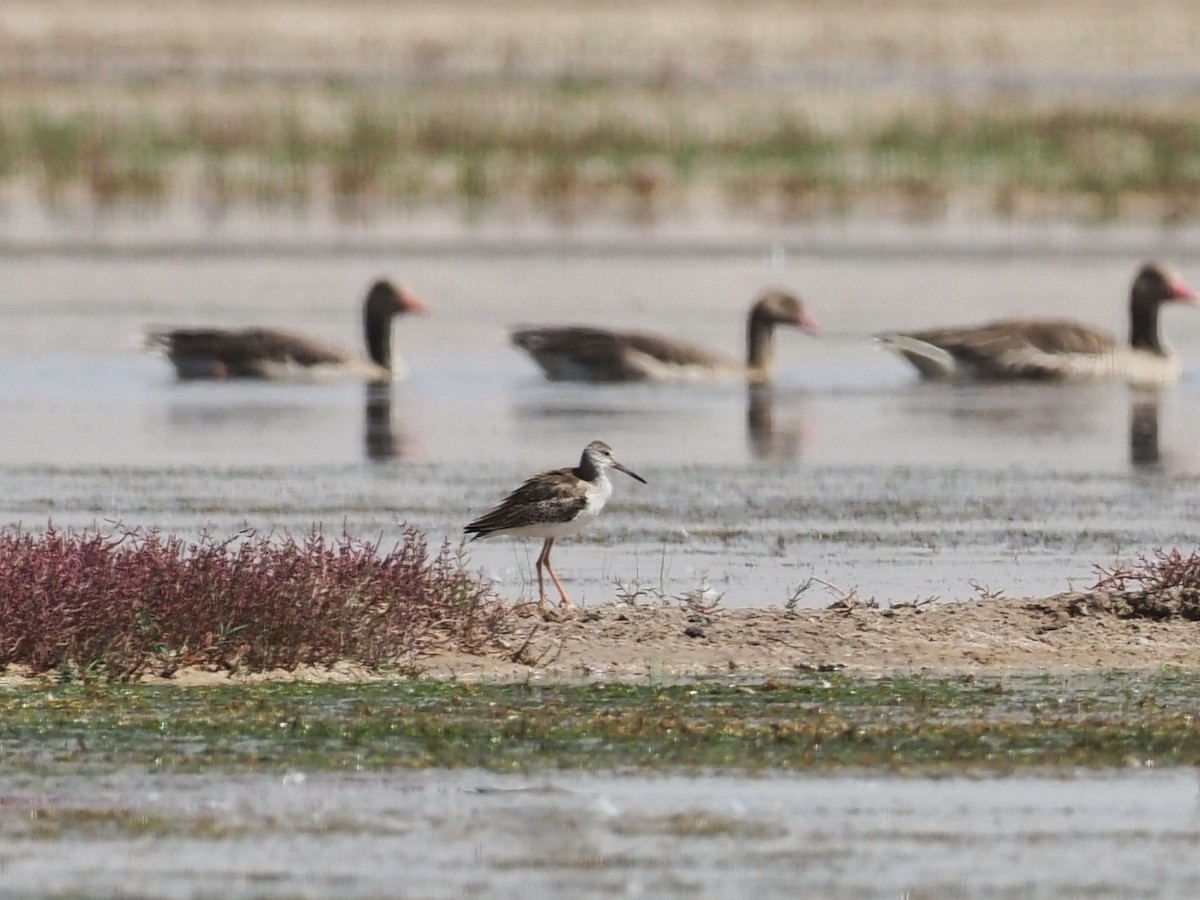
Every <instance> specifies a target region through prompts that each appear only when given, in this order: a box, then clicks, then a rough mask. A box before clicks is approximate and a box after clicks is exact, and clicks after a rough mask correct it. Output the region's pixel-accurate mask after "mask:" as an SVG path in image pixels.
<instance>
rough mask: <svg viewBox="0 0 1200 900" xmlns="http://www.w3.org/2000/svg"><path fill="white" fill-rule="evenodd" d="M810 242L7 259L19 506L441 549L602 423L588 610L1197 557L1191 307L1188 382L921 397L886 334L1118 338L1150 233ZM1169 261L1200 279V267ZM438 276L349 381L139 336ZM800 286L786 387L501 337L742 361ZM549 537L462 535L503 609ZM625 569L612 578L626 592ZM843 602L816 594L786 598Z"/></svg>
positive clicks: (888, 595)
mask: <svg viewBox="0 0 1200 900" xmlns="http://www.w3.org/2000/svg"><path fill="white" fill-rule="evenodd" d="M871 247H872V245H871V244H869V243H867V244H865V245H864V246H863V247H862V249H861V251H860V252H842V253H824V252H805V251H804V250H803V249H802V246H800V247H799V248H797V247H791V248H784V247H782V246H780V245H771V244H769V243H763V244H762V245H761V246H759V245H755V244H747V243H744V242H743V243H739V244H730V245H728V246H725V247H722V246H720V245H714V244H712V243H711V241H709V242H707V243H704V244H703V245H699V249H697V248H692V249H688V247H687V246H686V245H680V244H678V243H670V244H663V245H657V246H656V245H654V244H649V245H647V247H645V248H644V249H638V248H637V246H636V241H633V240H630V241H626V242H624V243H622V244H620V245H619V246H615V247H614V246H612V245H604V246H603V247H601V248H591V249H589V247H588V246H586V244H557V243H539V242H532V243H529V244H524V245H521V244H515V245H511V246H504V247H498V248H491V249H488V248H486V247H481V246H479V245H477V244H476V245H468V244H464V245H462V246H461V247H458V248H456V247H455V246H453V245H443V246H440V247H438V248H437V249H427V250H410V251H409V252H405V253H399V252H397V253H384V252H381V251H377V250H376V251H372V252H369V253H366V252H353V251H346V252H341V251H339V250H338V249H337V247H336V246H332V245H331V246H325V247H323V249H322V250H321V252H311V248H306V247H304V246H299V245H298V246H297V247H294V248H291V249H288V248H283V249H279V248H276V249H274V250H264V251H263V252H261V253H241V254H238V255H229V254H228V253H221V252H216V251H211V252H210V251H205V250H198V251H195V252H180V251H179V250H178V248H176V249H175V250H162V249H161V248H160V249H159V250H153V249H152V250H150V251H149V252H146V251H138V252H126V251H120V250H117V251H112V252H104V253H94V252H87V253H84V252H67V251H58V252H44V251H33V250H10V252H9V253H8V255H7V256H6V257H5V259H4V261H3V266H4V269H5V276H6V277H5V282H6V290H5V292H4V294H3V296H0V421H2V422H4V429H3V432H2V433H0V497H2V498H3V500H0V523H5V524H10V523H18V522H19V523H22V524H24V525H25V526H28V527H41V526H44V525H45V524H46V523H47V522H48V521H53V522H54V523H55V524H58V525H90V524H93V523H101V524H103V523H104V522H109V521H120V522H122V523H124V524H125V525H127V526H147V527H157V528H162V529H167V530H171V531H176V532H181V533H195V532H197V531H198V530H200V529H203V528H208V529H213V530H215V531H217V532H219V533H223V532H228V531H230V530H232V529H235V528H241V527H253V528H257V529H262V530H276V531H277V530H281V529H288V530H291V531H293V532H303V531H307V530H308V529H309V528H310V527H311V526H312V525H313V524H314V523H318V524H319V525H320V526H321V527H322V528H324V529H325V530H326V531H327V532H338V531H340V530H341V529H342V528H343V527H345V528H347V529H348V530H349V531H351V532H352V533H354V534H359V535H368V536H382V537H383V539H384V540H385V541H387V540H388V539H389V538H392V537H396V536H398V535H399V531H400V528H401V525H402V523H405V522H407V523H411V524H414V525H417V526H419V527H421V528H422V529H424V530H426V531H427V533H428V534H429V535H430V537H431V541H432V542H434V543H436V542H437V541H439V540H440V539H441V538H442V536H448V537H449V538H450V539H451V540H453V541H457V540H458V536H459V534H460V532H461V527H462V525H463V524H465V523H466V522H467V521H469V520H470V519H471V518H472V517H473V516H475V515H477V514H478V513H480V512H481V511H483V510H484V509H485V508H487V507H488V506H490V505H491V504H493V503H495V502H496V501H498V500H499V499H500V498H501V497H502V496H503V495H504V493H505V492H506V491H507V490H509V489H511V488H512V487H514V486H515V485H516V484H517V483H518V482H519V480H520V479H522V478H523V477H524V476H526V475H527V474H530V473H532V472H533V471H536V470H538V469H542V468H549V467H556V466H562V465H568V464H573V463H574V461H575V460H576V459H577V458H578V454H579V451H580V450H581V448H582V447H583V445H584V444H585V443H587V442H588V441H589V440H592V439H593V438H597V437H600V438H603V439H605V440H607V441H608V442H609V443H611V444H612V445H613V447H614V448H615V450H616V453H617V456H618V457H619V458H620V459H621V460H622V461H624V462H625V464H626V465H628V466H630V467H631V468H633V469H634V470H635V471H637V472H639V473H640V474H641V475H643V476H644V477H645V478H646V479H647V480H648V481H649V484H648V485H646V486H643V485H639V484H637V483H635V482H633V481H632V480H630V479H627V478H624V477H623V476H621V475H619V474H617V475H616V476H615V488H616V490H615V496H614V499H613V500H612V502H611V504H610V506H609V509H608V510H607V511H606V512H605V514H604V516H602V517H601V519H600V521H599V523H598V524H597V525H596V526H595V527H594V529H593V530H592V531H591V532H590V533H589V534H588V535H587V536H585V537H583V538H580V539H576V540H573V541H568V542H563V543H561V544H560V545H559V546H558V547H556V550H555V561H556V567H557V568H558V570H559V572H560V574H561V575H562V576H563V577H564V579H565V581H566V583H567V585H568V587H569V589H570V590H571V591H572V593H573V595H574V597H575V599H576V600H577V601H584V602H600V601H604V600H608V599H611V598H612V597H613V596H614V595H615V594H616V592H617V591H618V590H626V591H629V592H634V591H638V590H641V591H645V592H646V593H645V595H644V596H650V597H653V596H656V595H660V594H666V595H671V594H680V593H683V592H685V591H688V590H691V589H694V588H697V587H700V586H704V585H707V586H709V587H711V589H712V590H713V591H716V592H718V593H721V594H723V602H724V603H725V604H727V605H731V606H738V605H762V604H781V603H783V602H785V601H786V599H787V598H788V597H789V595H790V594H791V593H792V592H793V591H794V590H795V589H796V588H797V587H798V586H800V585H803V584H804V583H805V582H806V581H807V580H808V579H809V578H815V579H818V580H819V581H820V582H827V583H829V584H831V585H834V586H836V588H838V589H840V590H842V591H848V590H851V589H855V588H856V589H857V591H858V593H859V595H860V596H863V597H870V596H874V597H877V598H879V599H880V600H881V601H885V602H886V601H903V600H911V599H914V598H920V597H929V596H941V597H954V598H962V597H969V596H971V595H972V593H973V591H976V590H979V591H981V592H982V591H1005V592H1006V593H1008V594H1010V595H1012V594H1029V593H1045V592H1050V591H1056V590H1060V589H1065V588H1067V587H1068V586H1071V585H1074V586H1076V587H1079V586H1084V585H1086V584H1088V583H1090V581H1091V579H1092V566H1093V564H1096V563H1103V564H1111V563H1112V562H1114V561H1115V560H1116V559H1117V558H1128V557H1129V556H1131V555H1132V554H1134V553H1136V552H1139V551H1144V550H1147V549H1149V548H1151V547H1153V546H1156V545H1175V544H1178V545H1182V546H1189V545H1190V544H1192V543H1193V542H1194V540H1195V537H1194V529H1193V528H1192V525H1191V523H1192V522H1194V521H1195V518H1196V512H1197V503H1196V500H1195V496H1196V491H1195V488H1196V485H1197V479H1198V477H1200V450H1197V437H1198V435H1200V417H1198V416H1197V412H1198V411H1200V315H1197V314H1196V311H1195V310H1191V309H1184V308H1180V309H1172V310H1168V311H1167V313H1166V314H1165V316H1164V331H1165V332H1166V334H1167V335H1168V336H1169V338H1170V340H1171V342H1172V343H1173V344H1174V345H1175V346H1176V347H1177V348H1178V349H1179V351H1180V353H1181V355H1182V357H1183V359H1184V365H1185V371H1186V375H1185V379H1184V381H1183V382H1182V383H1181V384H1179V385H1177V386H1172V387H1170V388H1167V389H1164V390H1162V391H1160V392H1158V393H1151V394H1144V393H1136V392H1132V391H1130V390H1129V389H1128V388H1126V387H1124V386H1122V385H1116V384H1094V385H1079V386H1044V385H1032V386H1017V387H1003V386H1001V387H995V386H992V387H987V388H955V387H946V386H934V385H921V384H918V383H916V382H915V380H914V377H913V375H912V373H911V372H910V371H909V370H908V368H907V367H906V365H905V364H903V363H901V362H900V361H898V360H896V359H894V358H892V357H891V356H890V355H888V354H887V353H885V352H882V351H879V350H877V349H876V348H874V347H873V346H872V345H871V342H870V340H869V335H870V334H871V333H872V332H874V331H877V330H880V329H886V328H899V327H912V326H918V325H930V324H951V323H959V322H971V321H978V320H981V319H984V318H987V317H990V316H1000V315H1010V314H1024V313H1041V314H1047V315H1062V316H1070V317H1075V318H1080V319H1083V320H1086V321H1090V322H1094V323H1096V324H1099V325H1102V326H1106V327H1109V328H1112V329H1114V330H1116V331H1124V327H1125V325H1124V315H1125V314H1124V308H1125V297H1126V292H1127V285H1128V282H1129V280H1130V278H1131V277H1132V273H1133V271H1134V269H1135V268H1136V266H1137V264H1138V263H1139V262H1140V261H1141V260H1142V259H1143V258H1145V257H1149V256H1157V255H1164V254H1161V253H1160V251H1162V250H1163V247H1161V246H1159V245H1158V244H1156V243H1155V241H1154V240H1152V239H1151V240H1146V241H1143V242H1142V243H1141V244H1137V245H1136V246H1134V247H1132V248H1131V247H1126V248H1125V250H1124V251H1123V252H1112V253H1107V252H1082V251H1080V250H1079V249H1078V248H1077V249H1076V250H1074V251H1069V252H1068V251H1064V252H1054V251H1053V250H1048V249H1047V248H1045V247H1042V248H1040V249H1039V250H1038V252H1030V253H1028V254H1023V253H1020V254H1019V253H1009V252H996V248H995V246H992V245H989V244H987V243H986V242H983V243H981V244H980V245H979V246H977V247H975V248H971V247H969V246H968V247H964V246H963V245H962V244H961V243H956V244H954V245H953V246H949V245H947V247H946V248H945V252H938V249H937V246H932V247H931V246H928V245H926V246H921V247H918V248H915V249H912V250H909V251H906V250H904V249H903V248H900V249H897V248H896V247H894V246H890V247H887V248H885V249H879V248H878V247H877V248H876V250H875V251H873V250H872V249H871ZM1173 250H1174V252H1173V253H1171V254H1170V255H1171V257H1172V261H1173V262H1175V263H1176V264H1177V265H1178V266H1179V267H1180V269H1181V272H1182V274H1183V275H1184V276H1185V278H1190V279H1191V280H1192V282H1193V283H1195V282H1200V257H1197V256H1191V257H1188V256H1186V255H1181V253H1180V252H1179V248H1178V246H1175V247H1173ZM378 275H389V276H392V277H394V278H395V279H397V280H400V281H403V282H405V283H407V284H409V285H411V286H412V287H413V288H415V289H416V290H417V291H418V292H419V293H421V294H422V295H423V296H424V297H425V298H426V299H427V301H428V302H429V303H430V305H431V306H432V307H433V309H434V315H433V316H431V317H429V318H427V319H413V320H405V321H401V322H400V323H399V324H398V325H397V327H396V333H395V337H396V343H397V345H398V347H399V348H400V350H401V351H402V353H403V354H404V356H405V357H406V359H407V362H408V364H409V367H410V369H411V375H410V377H409V379H408V380H406V381H404V382H399V383H396V384H394V385H392V386H391V387H390V388H385V389H382V390H379V389H370V388H367V387H365V386H363V385H361V384H357V383H328V384H316V385H314V384H253V383H228V384H212V383H209V384H204V383H186V384H185V383H179V382H177V381H175V379H174V378H173V375H172V373H171V370H170V367H169V366H168V365H167V364H166V363H165V362H164V361H163V360H161V359H160V358H158V357H156V356H154V355H153V354H151V353H147V352H145V351H143V350H141V349H140V347H139V335H140V334H141V333H142V332H143V331H144V330H145V329H146V328H147V327H148V326H151V325H184V324H231V325H237V324H282V325H288V326H290V327H293V328H296V329H300V330H304V331H306V332H311V333H314V334H319V335H324V336H328V337H330V338H333V339H336V340H339V341H341V342H343V343H346V344H348V345H350V346H358V340H359V338H358V329H359V326H358V320H357V305H358V302H359V297H360V292H362V291H365V289H366V287H367V285H368V284H369V282H370V281H371V280H372V279H373V278H375V277H376V276H378ZM769 283H781V284H784V285H788V286H791V287H793V288H795V289H797V290H798V291H800V292H801V293H802V294H803V295H804V296H805V297H806V298H807V299H808V301H809V304H810V308H811V311H812V313H813V315H814V316H815V317H816V318H817V319H818V320H819V321H820V322H821V324H822V326H823V328H824V335H823V337H822V338H821V339H820V340H813V339H811V338H809V337H807V336H804V335H800V334H798V333H786V332H784V333H781V334H780V335H779V360H778V361H779V377H778V381H777V384H776V386H775V388H774V389H773V390H771V391H766V392H752V391H748V390H747V389H746V387H745V386H744V385H739V384H736V383H722V384H707V385H704V384H688V385H672V386H612V387H587V386H576V385H561V384H549V383H547V382H545V381H544V380H543V379H542V378H541V377H540V375H539V374H538V372H537V370H536V369H535V368H534V366H533V365H532V363H530V362H529V361H528V360H527V359H525V358H524V357H523V356H521V355H520V354H519V353H518V352H517V351H515V350H512V349H510V348H509V347H507V346H506V344H505V340H504V331H505V328H506V326H508V325H510V324H512V323H526V322H588V323H602V324H607V325H613V326H620V327H635V328H642V329H647V330H655V331H663V332H667V333H674V334H677V335H679V336H681V337H687V338H689V339H692V340H694V341H697V342H699V343H703V344H706V345H709V346H713V347H716V348H721V349H724V350H726V351H728V352H729V353H730V354H732V355H738V354H740V353H741V350H742V340H743V337H742V332H743V328H744V325H743V316H744V311H745V309H746V307H747V306H748V304H749V302H750V300H751V298H752V295H753V294H754V293H755V292H756V291H757V290H758V289H759V288H760V287H762V286H764V285H766V284H769ZM537 550H538V546H537V543H536V542H531V543H526V544H522V543H517V542H511V541H507V540H500V541H494V542H477V543H474V544H471V545H470V553H471V559H472V561H473V564H474V565H476V566H479V567H481V568H482V569H483V570H484V571H485V572H486V573H488V574H489V575H490V576H492V577H494V578H496V579H497V581H498V582H499V583H500V585H501V589H502V591H503V592H504V593H506V594H508V595H510V596H513V595H516V594H519V593H522V592H528V591H529V590H530V585H529V580H530V572H531V569H532V559H533V556H534V555H536V553H537ZM618 585H621V586H623V587H618ZM833 593H836V592H833V591H830V590H824V589H821V588H820V587H819V586H818V587H813V588H810V589H809V590H808V591H807V592H806V593H805V594H804V595H803V596H802V597H801V603H805V604H812V605H822V604H824V603H827V602H828V601H829V600H830V598H831V595H832V594H833Z"/></svg>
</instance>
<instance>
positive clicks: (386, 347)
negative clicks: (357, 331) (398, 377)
mask: <svg viewBox="0 0 1200 900" xmlns="http://www.w3.org/2000/svg"><path fill="white" fill-rule="evenodd" d="M363 332H364V337H365V338H366V342H367V353H368V355H370V357H371V359H372V361H374V362H375V364H376V365H378V366H381V367H382V368H384V369H391V367H392V317H391V315H389V314H386V313H381V312H377V311H375V310H373V309H371V307H369V306H368V307H367V310H366V313H365V314H364V316H363Z"/></svg>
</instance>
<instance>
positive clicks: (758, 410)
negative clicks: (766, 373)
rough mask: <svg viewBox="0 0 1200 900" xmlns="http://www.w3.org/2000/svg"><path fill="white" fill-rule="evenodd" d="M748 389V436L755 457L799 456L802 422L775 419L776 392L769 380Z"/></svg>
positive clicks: (796, 457) (783, 457)
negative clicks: (782, 423)
mask: <svg viewBox="0 0 1200 900" xmlns="http://www.w3.org/2000/svg"><path fill="white" fill-rule="evenodd" d="M746 390H747V393H746V438H747V440H748V442H749V444H750V452H751V453H752V454H753V455H754V458H755V459H799V458H800V441H801V438H802V437H803V431H802V429H801V427H800V426H799V424H797V423H788V425H786V426H785V427H783V428H779V427H777V426H776V423H775V394H774V389H773V388H772V387H771V385H769V384H761V383H759V384H751V385H749V386H748V387H747V389H746Z"/></svg>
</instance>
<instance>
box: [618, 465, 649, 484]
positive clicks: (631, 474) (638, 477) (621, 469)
mask: <svg viewBox="0 0 1200 900" xmlns="http://www.w3.org/2000/svg"><path fill="white" fill-rule="evenodd" d="M612 467H613V468H614V469H616V470H617V471H618V472H624V473H625V474H626V475H628V476H629V477H630V478H633V479H635V480H637V481H640V482H641V483H642V484H645V483H646V479H645V478H643V477H642V476H641V475H639V474H638V473H637V472H634V471H632V470H630V469H627V468H625V467H624V466H623V465H621V464H620V463H619V462H617V461H616V460H613V464H612Z"/></svg>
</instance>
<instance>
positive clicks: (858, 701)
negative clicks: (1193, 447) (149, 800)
mask: <svg viewBox="0 0 1200 900" xmlns="http://www.w3.org/2000/svg"><path fill="white" fill-rule="evenodd" d="M1198 704H1200V676H1198V675H1196V674H1193V673H1181V672H1176V671H1169V670H1164V671H1162V672H1159V673H1157V674H1154V675H1149V676H1143V675H1132V674H1125V673H1119V672H1113V673H1105V674H1098V675H1088V676H1079V677H1070V678H1066V677H1011V678H997V679H970V678H933V677H917V678H910V677H903V678H860V677H848V676H842V675H836V674H831V675H820V674H812V675H805V676H801V677H797V678H795V679H789V680H787V681H774V680H773V681H769V682H746V681H698V682H689V683H681V684H671V685H654V684H649V685H544V686H534V685H525V684H521V685H476V686H471V685H464V684H453V683H437V682H426V681H420V680H417V681H397V682H396V683H392V684H387V683H372V684H353V685H315V684H275V685H263V686H241V687H219V688H181V687H172V686H146V685H93V686H89V685H59V686H53V687H51V686H29V687H19V688H15V689H11V690H7V691H4V692H3V693H2V694H0V749H2V750H3V752H2V753H0V777H4V776H6V775H9V776H11V775H16V774H20V773H25V774H31V773H32V774H53V773H56V772H57V773H66V772H80V771H83V772H101V771H106V770H111V769H114V768H119V767H122V766H153V767H155V768H156V769H158V770H168V771H198V770H209V769H216V770H221V771H238V770H265V771H283V770H287V769H290V768H295V767H300V768H304V769H309V770H321V769H325V770H357V769H360V768H366V769H377V770H387V769H411V768H459V767H479V768H485V769H491V770H496V771H517V770H537V769H547V768H552V769H587V770H621V771H626V770H631V769H632V770H649V771H695V770H722V771H762V770H790V771H811V772H822V771H831V770H841V769H846V768H851V769H876V770H880V769H881V770H888V771H900V772H911V773H924V774H938V773H952V772H963V771H968V772H1011V771H1015V770H1028V769H1032V770H1041V769H1063V768H1066V769H1071V768H1077V767H1087V768H1103V767H1119V766H1127V765H1129V764H1131V763H1138V764H1153V765H1155V766H1170V765H1189V766H1190V765H1195V764H1197V763H1198V762H1200V723H1197V722H1196V720H1195V712H1196V709H1197V705H1198Z"/></svg>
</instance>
